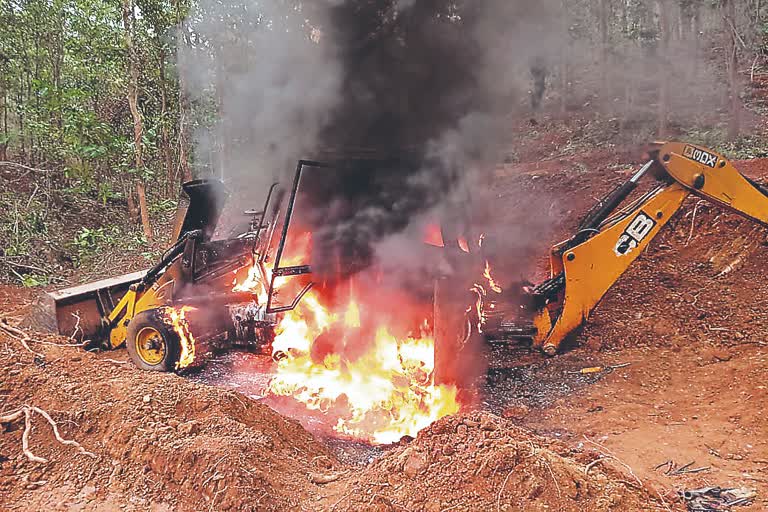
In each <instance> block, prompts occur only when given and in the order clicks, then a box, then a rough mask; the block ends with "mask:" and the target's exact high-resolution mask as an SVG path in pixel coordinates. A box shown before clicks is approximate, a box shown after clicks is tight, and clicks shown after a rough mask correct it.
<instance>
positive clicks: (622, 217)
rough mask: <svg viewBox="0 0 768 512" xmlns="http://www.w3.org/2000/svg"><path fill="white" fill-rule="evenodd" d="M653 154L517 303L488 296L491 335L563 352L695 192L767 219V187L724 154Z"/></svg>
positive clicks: (561, 246)
mask: <svg viewBox="0 0 768 512" xmlns="http://www.w3.org/2000/svg"><path fill="white" fill-rule="evenodd" d="M649 156H650V160H649V161H648V162H647V163H646V164H645V165H643V166H642V168H640V169H639V170H638V171H637V172H636V173H635V174H634V175H633V176H632V177H631V178H630V179H629V180H627V181H626V182H625V183H623V184H621V185H619V186H618V187H617V188H616V189H614V190H613V191H612V192H610V193H609V194H608V195H607V196H605V197H604V198H603V199H602V200H600V201H599V202H598V203H597V204H596V205H595V206H594V207H593V208H592V210H591V211H590V212H589V213H588V214H587V215H586V217H585V218H584V219H583V221H582V222H581V224H580V225H579V227H578V230H577V232H576V234H574V235H573V236H572V237H571V238H569V239H568V240H565V241H563V242H560V243H558V244H556V245H554V246H553V247H552V249H551V251H550V254H549V260H550V269H551V270H550V277H549V278H548V279H547V280H545V281H544V282H542V283H540V284H538V285H536V286H534V285H530V286H526V287H525V288H524V289H523V290H521V294H520V295H521V297H520V298H519V300H517V301H514V304H513V305H512V306H510V305H505V304H504V303H503V302H494V301H493V300H488V301H487V303H485V304H484V307H483V309H482V314H483V315H484V316H485V317H486V318H484V320H485V322H486V328H485V329H484V332H485V334H486V336H488V337H491V338H493V337H497V338H504V337H506V338H510V339H511V338H528V339H530V340H532V343H533V346H534V347H536V348H539V349H541V350H543V351H544V353H546V354H548V355H553V354H555V353H557V351H558V350H559V348H560V346H561V344H562V342H563V340H564V339H566V337H567V336H568V335H569V334H571V333H572V332H573V331H574V330H576V329H577V328H578V327H579V326H581V325H582V324H583V323H584V322H585V321H587V320H588V318H589V315H590V313H591V312H592V311H593V310H594V308H595V307H596V306H597V304H598V303H599V302H600V300H601V299H602V298H603V296H604V295H605V293H606V292H607V291H608V289H609V288H610V287H611V286H612V285H613V284H614V283H615V282H616V281H617V280H618V278H619V277H620V276H621V275H622V274H623V273H624V272H625V271H626V270H627V268H628V267H629V266H630V265H631V264H632V262H633V261H635V260H636V259H637V258H638V257H639V256H640V255H641V254H642V252H643V250H644V249H645V248H646V247H647V246H648V244H650V243H651V241H652V240H653V239H654V238H655V237H656V235H657V234H659V232H660V231H661V230H662V228H663V227H664V225H665V224H666V223H667V222H669V220H670V219H671V218H672V217H673V216H674V215H675V213H676V212H678V210H680V208H681V206H682V205H683V201H685V199H686V198H687V197H688V196H690V195H691V194H694V195H696V196H698V197H700V198H702V199H705V200H707V201H710V202H712V203H715V204H717V205H720V206H722V207H724V208H726V209H729V210H731V211H734V212H736V213H738V214H740V215H742V216H744V217H746V218H749V219H752V220H754V221H755V222H758V223H760V224H763V225H768V188H765V187H763V186H762V185H760V184H759V183H757V182H755V181H754V180H752V179H750V178H748V177H746V176H744V175H742V174H741V173H739V171H737V170H736V169H735V168H734V167H733V165H731V163H730V162H729V161H728V160H726V159H725V158H723V156H722V155H719V154H717V153H715V152H713V151H711V150H709V149H706V148H703V147H699V146H697V145H694V144H686V143H680V142H669V143H657V144H654V147H653V149H652V150H651V151H650V152H649ZM645 177H653V178H654V179H655V180H656V185H655V186H653V187H652V188H651V189H650V190H649V191H648V192H646V193H645V194H643V195H641V196H640V197H638V198H636V199H635V200H633V201H628V202H627V204H625V205H623V206H622V204H623V203H625V201H626V200H627V199H628V198H629V195H630V194H631V193H632V192H633V191H634V190H635V189H636V188H637V187H638V184H639V183H640V181H641V179H642V178H645ZM521 313H522V314H521Z"/></svg>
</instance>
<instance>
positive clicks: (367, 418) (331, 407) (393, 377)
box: [269, 300, 459, 444]
mask: <svg viewBox="0 0 768 512" xmlns="http://www.w3.org/2000/svg"><path fill="white" fill-rule="evenodd" d="M318 308H319V309H320V311H317V309H318ZM360 313H361V311H360V306H359V305H358V304H357V303H356V302H355V301H354V300H353V301H350V303H349V305H348V306H347V308H346V311H345V312H344V314H343V317H342V318H340V316H342V315H338V316H337V315H333V314H330V313H328V312H327V311H326V310H325V308H323V307H322V306H321V305H320V303H319V302H317V301H312V300H310V301H305V302H302V304H301V305H300V306H299V307H298V308H297V309H296V310H294V311H292V312H290V313H288V314H287V315H286V317H285V319H284V320H283V321H282V322H281V323H280V325H279V327H278V334H277V337H276V339H275V342H274V348H275V349H279V350H282V351H283V352H285V353H287V354H290V355H289V357H287V358H285V359H282V360H280V361H279V362H278V368H277V373H276V374H275V376H274V377H273V378H272V380H271V382H270V385H269V390H270V392H271V393H273V394H274V395H280V396H290V397H292V398H294V399H295V400H297V401H299V402H301V403H303V404H304V406H305V407H307V408H308V409H310V410H318V411H321V412H324V413H326V415H334V416H335V421H336V424H335V425H334V427H333V429H334V430H335V431H336V432H339V433H341V434H344V435H348V436H351V437H355V438H360V439H364V440H366V441H368V442H371V443H374V444H381V443H392V442H395V441H397V440H399V439H400V438H401V437H403V436H404V435H410V436H415V435H416V434H417V433H418V432H419V431H420V430H421V429H423V428H425V427H427V426H429V425H430V424H431V423H433V422H434V421H436V420H438V419H440V418H442V417H443V416H446V415H449V414H454V413H456V412H458V410H459V403H458V401H457V391H456V388H455V387H453V386H439V385H435V384H434V381H433V372H434V366H435V360H434V339H433V338H432V337H431V336H429V335H428V334H426V333H421V334H420V336H418V337H415V336H407V337H405V338H404V339H398V338H397V337H395V336H393V335H392V334H391V333H390V332H389V329H388V328H387V326H385V325H379V326H377V327H376V328H375V330H374V333H373V334H372V339H365V337H364V335H363V334H362V332H363V331H360V330H359V329H358V328H359V327H360V322H361V321H360ZM312 318H315V319H317V318H331V325H330V326H329V327H330V328H327V329H325V330H323V329H318V325H317V324H316V323H315V322H313V321H312ZM337 327H340V328H341V329H342V330H337V329H336V328H337ZM346 330H350V331H352V333H353V334H352V336H351V339H349V340H347V339H338V338H339V337H341V338H346V337H347V333H346V332H345V331H346ZM320 336H326V337H327V336H330V337H331V338H333V339H331V343H332V345H333V348H332V349H331V350H328V351H327V352H326V353H323V352H322V351H320V353H317V350H316V349H318V347H320V345H322V341H321V340H322V338H321V337H320ZM358 336H361V338H358ZM344 342H349V343H352V344H362V346H363V347H364V348H365V349H364V351H363V352H362V353H361V354H360V353H356V354H355V356H354V357H351V356H347V355H346V354H345V350H343V347H341V345H343V344H344ZM337 345H338V346H337ZM320 348H321V350H322V347H320ZM286 349H287V350H286ZM353 352H355V350H353Z"/></svg>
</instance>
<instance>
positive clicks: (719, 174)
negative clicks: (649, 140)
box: [659, 142, 768, 225]
mask: <svg viewBox="0 0 768 512" xmlns="http://www.w3.org/2000/svg"><path fill="white" fill-rule="evenodd" d="M659 163H661V164H662V165H663V166H664V168H665V169H666V170H667V172H668V173H669V174H670V176H672V177H673V178H674V179H675V180H677V181H678V182H680V183H682V184H683V185H685V186H686V187H688V188H689V189H690V190H691V192H693V193H694V194H696V195H698V196H700V197H702V198H704V199H707V200H710V201H712V202H714V203H716V204H719V205H721V206H723V207H725V208H728V209H730V210H732V211H734V212H736V213H738V214H740V215H743V216H745V217H749V218H752V219H754V220H756V221H757V222H760V223H761V224H765V225H768V197H766V196H765V195H764V194H763V193H762V192H760V191H759V190H758V189H757V188H755V187H754V186H753V185H752V184H751V183H750V182H749V181H747V179H746V178H745V177H744V176H742V175H741V173H740V172H739V171H738V170H736V168H735V167H734V166H733V165H731V163H730V162H729V161H728V160H726V159H725V158H723V156H722V155H719V154H717V153H715V152H714V151H712V150H710V149H707V148H703V147H701V146H696V145H694V144H686V143H682V142H669V143H667V144H664V145H663V146H661V148H660V150H659ZM697 179H698V180H699V184H700V188H697V186H696V185H697V183H696V181H697Z"/></svg>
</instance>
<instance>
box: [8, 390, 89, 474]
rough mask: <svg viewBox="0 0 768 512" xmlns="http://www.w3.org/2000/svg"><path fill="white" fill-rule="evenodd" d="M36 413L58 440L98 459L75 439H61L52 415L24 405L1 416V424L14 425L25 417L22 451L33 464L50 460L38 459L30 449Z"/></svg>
mask: <svg viewBox="0 0 768 512" xmlns="http://www.w3.org/2000/svg"><path fill="white" fill-rule="evenodd" d="M33 412H36V413H37V414H39V415H40V416H42V417H43V418H45V419H46V421H47V422H48V423H50V425H51V427H52V429H53V435H54V436H55V437H56V440H57V441H58V442H59V443H61V444H64V445H68V446H74V447H75V448H77V449H78V451H79V452H80V453H81V454H83V455H87V456H88V457H91V458H94V459H95V458H97V456H96V454H95V453H92V452H89V451H88V450H86V449H85V448H83V446H82V445H81V444H80V443H78V442H77V441H75V440H73V439H64V438H63V437H61V434H60V433H59V425H58V424H57V423H56V422H55V421H54V420H53V418H51V416H50V414H48V413H47V412H45V411H44V410H43V409H41V408H39V407H35V406H29V405H23V406H21V408H19V410H18V411H15V412H12V413H9V414H6V415H5V416H0V423H13V422H14V421H18V420H19V419H20V418H21V417H22V416H24V433H23V434H22V435H21V451H22V453H24V455H25V456H26V457H27V459H29V460H30V461H32V462H40V463H43V464H45V463H47V462H48V459H44V458H43V457H38V456H37V455H35V454H34V453H32V450H30V449H29V435H30V434H31V433H32V413H33Z"/></svg>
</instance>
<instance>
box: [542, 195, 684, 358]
mask: <svg viewBox="0 0 768 512" xmlns="http://www.w3.org/2000/svg"><path fill="white" fill-rule="evenodd" d="M688 195H690V192H689V191H688V190H687V189H685V188H684V187H683V186H682V185H679V184H677V183H675V184H672V185H670V186H668V187H666V188H664V187H661V188H659V189H657V190H656V191H654V192H653V193H652V196H651V197H649V198H648V199H647V200H645V201H643V202H642V203H640V204H639V205H638V206H636V207H635V208H634V209H632V210H630V211H627V212H624V213H623V214H622V215H621V216H620V217H618V218H616V217H614V218H613V219H609V221H608V222H609V224H610V225H608V226H607V227H604V228H603V229H602V230H601V231H600V233H598V234H596V235H595V236H593V237H592V238H590V239H589V240H587V241H586V242H584V243H582V244H580V245H577V246H576V247H573V248H572V249H569V250H567V251H565V252H564V253H563V254H562V255H561V256H560V258H561V261H560V262H558V265H557V267H559V266H562V268H564V269H565V298H564V301H563V309H562V312H561V313H560V315H559V317H557V320H556V321H555V324H554V326H552V328H551V330H549V331H547V330H539V332H538V334H537V335H536V338H535V339H534V345H537V346H543V347H544V349H545V350H547V348H548V346H549V348H550V349H557V347H559V346H560V343H561V342H562V341H563V339H564V338H565V337H566V336H567V335H568V334H569V333H570V332H571V331H573V330H574V329H576V328H577V327H579V326H580V325H581V324H582V322H584V321H585V320H586V319H587V318H588V316H589V314H590V312H591V311H592V309H594V307H595V305H597V303H598V302H599V301H600V299H602V297H603V295H605V292H606V291H608V289H609V288H610V287H611V286H612V285H613V283H615V282H616V280H617V279H618V278H619V277H620V276H621V275H622V274H623V273H624V272H625V271H626V269H627V267H629V265H631V264H632V262H633V261H635V260H636V259H637V257H638V256H639V255H640V253H642V252H643V250H645V248H646V247H647V246H648V244H649V243H650V241H651V240H653V238H654V237H655V236H656V234H658V232H659V230H661V228H662V227H663V226H664V225H665V224H666V223H667V222H668V221H669V219H670V218H671V217H672V215H674V214H675V212H677V210H678V209H679V208H680V206H681V205H682V203H683V201H684V200H685V198H686V197H688ZM638 219H639V220H645V219H653V226H652V227H649V228H648V229H647V230H646V231H645V232H644V234H643V236H642V239H641V240H639V241H637V240H635V241H633V242H632V243H636V245H634V246H633V247H632V248H631V249H629V250H627V251H626V252H625V253H623V254H621V253H620V252H619V249H618V247H619V244H620V243H621V239H622V237H623V236H624V235H625V234H626V233H627V229H628V228H630V230H631V225H633V223H634V224H637V223H638ZM556 247H557V246H556Z"/></svg>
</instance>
